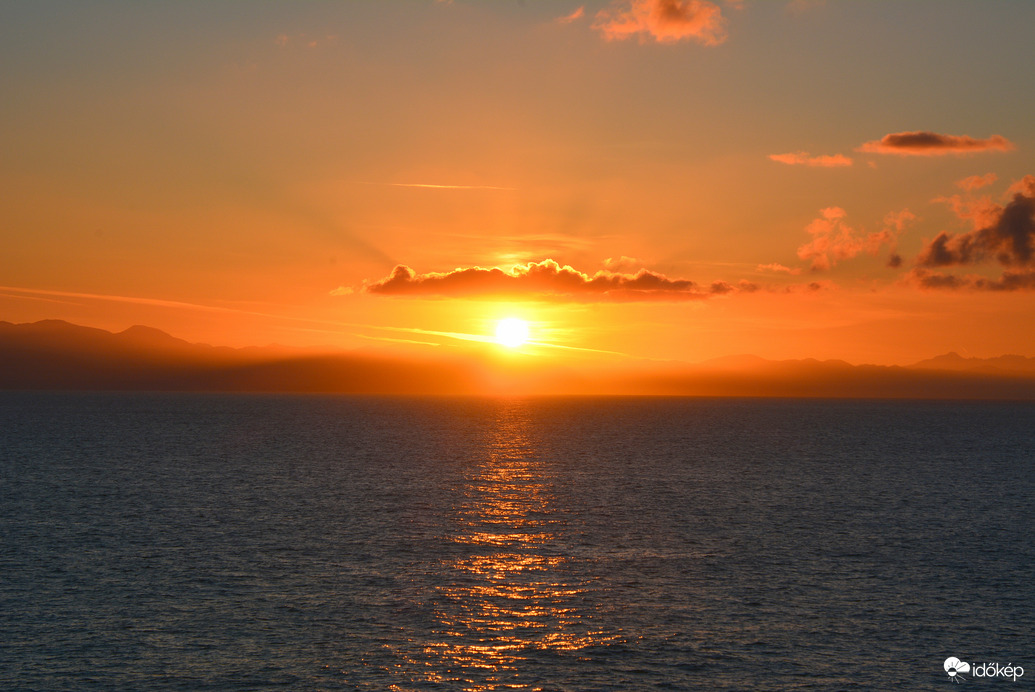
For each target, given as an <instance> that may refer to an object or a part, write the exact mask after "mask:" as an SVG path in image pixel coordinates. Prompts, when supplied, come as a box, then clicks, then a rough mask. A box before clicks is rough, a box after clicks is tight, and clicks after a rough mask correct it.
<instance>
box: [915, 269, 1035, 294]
mask: <svg viewBox="0 0 1035 692" xmlns="http://www.w3.org/2000/svg"><path fill="white" fill-rule="evenodd" d="M909 278H910V279H911V280H912V281H913V282H914V283H916V284H917V285H918V286H920V288H924V289H929V290H954V291H958V290H964V289H966V290H971V291H1001V292H1010V291H1032V290H1035V270H1028V271H1005V272H1003V273H1002V275H1001V276H1000V277H999V278H998V279H989V278H986V277H984V276H976V275H973V274H968V275H966V276H956V275H955V274H943V273H941V272H932V271H929V270H927V269H924V268H923V267H916V268H915V269H913V271H912V272H911V273H910V275H909Z"/></svg>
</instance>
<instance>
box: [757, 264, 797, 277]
mask: <svg viewBox="0 0 1035 692" xmlns="http://www.w3.org/2000/svg"><path fill="white" fill-rule="evenodd" d="M757 270H758V271H760V272H773V273H775V274H795V275H797V274H801V267H785V266H783V265H782V264H777V263H776V262H773V263H771V264H760V265H758V267H757Z"/></svg>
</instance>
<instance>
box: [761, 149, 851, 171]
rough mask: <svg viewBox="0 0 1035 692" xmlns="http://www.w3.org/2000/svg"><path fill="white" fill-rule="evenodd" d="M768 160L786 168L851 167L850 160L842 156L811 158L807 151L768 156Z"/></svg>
mask: <svg viewBox="0 0 1035 692" xmlns="http://www.w3.org/2000/svg"><path fill="white" fill-rule="evenodd" d="M769 158H770V159H772V160H773V161H776V162H777V163H785V164H787V165H788V166H815V167H818V168H842V167H844V166H851V165H852V160H851V159H850V158H848V157H847V156H845V155H843V154H832V155H826V154H825V155H823V156H812V155H810V154H809V153H808V152H807V151H796V152H793V153H790V154H770V155H769Z"/></svg>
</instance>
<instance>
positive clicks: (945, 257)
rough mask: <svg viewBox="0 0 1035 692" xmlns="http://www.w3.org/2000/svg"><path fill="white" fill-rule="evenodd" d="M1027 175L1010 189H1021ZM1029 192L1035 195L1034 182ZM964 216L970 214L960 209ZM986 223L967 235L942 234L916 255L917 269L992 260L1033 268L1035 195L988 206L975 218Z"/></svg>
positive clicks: (1034, 251)
mask: <svg viewBox="0 0 1035 692" xmlns="http://www.w3.org/2000/svg"><path fill="white" fill-rule="evenodd" d="M1029 177H1030V176H1026V177H1025V178H1024V179H1022V180H1021V181H1018V182H1019V183H1021V184H1022V185H1021V187H1020V188H1017V183H1015V184H1014V186H1011V189H1015V188H1016V189H1024V187H1023V184H1024V183H1025V182H1026V181H1027V179H1028V178H1029ZM1031 182H1032V183H1033V185H1032V186H1031V187H1032V189H1031V190H1030V192H1032V193H1035V179H1033V180H1032V181H1031ZM963 213H969V212H968V211H967V210H963ZM978 218H980V219H981V220H983V221H986V222H987V223H986V224H985V225H982V226H981V227H979V228H975V229H974V230H972V231H969V232H967V233H956V234H953V233H948V232H946V231H942V232H941V233H939V234H938V235H937V236H936V237H935V238H934V240H931V241H930V242H928V243H927V245H925V246H924V248H923V249H922V250H921V251H920V254H919V255H918V256H917V260H916V263H917V266H919V267H949V266H957V265H967V264H979V263H982V262H986V261H995V262H998V263H999V264H1001V265H1003V266H1006V267H1030V266H1035V194H1033V195H1031V196H1029V195H1026V194H1022V193H1021V192H1017V193H1016V194H1014V196H1013V199H1012V200H1011V201H1010V202H1008V203H1007V204H1006V206H1005V207H999V206H998V205H991V206H990V207H986V208H983V209H982V211H981V214H980V215H979V216H978Z"/></svg>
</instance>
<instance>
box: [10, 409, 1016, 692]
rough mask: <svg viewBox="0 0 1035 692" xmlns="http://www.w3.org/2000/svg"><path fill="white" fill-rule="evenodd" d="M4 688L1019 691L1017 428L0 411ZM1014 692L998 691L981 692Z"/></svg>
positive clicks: (585, 415)
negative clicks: (962, 665) (1012, 671)
mask: <svg viewBox="0 0 1035 692" xmlns="http://www.w3.org/2000/svg"><path fill="white" fill-rule="evenodd" d="M0 414H2V420H3V424H4V434H3V437H2V439H0V530H2V536H3V550H2V551H0V625H2V632H3V642H2V647H0V687H2V688H3V689H5V690H19V689H24V690H30V689H48V690H63V689H175V690H204V689H211V690H217V689H218V690H223V689H229V690H235V689H236V690H257V689H300V690H303V689H304V690H310V689H327V690H352V689H362V690H383V689H396V690H456V689H465V690H504V689H542V690H653V689H693V688H697V689H720V690H721V689H729V690H733V689H755V688H767V689H796V688H800V689H889V688H893V687H912V688H930V687H932V686H935V685H941V684H951V683H950V682H949V681H948V679H947V677H946V675H945V673H944V672H943V671H942V667H941V666H942V662H943V661H944V660H945V658H946V657H948V656H950V655H954V656H958V657H960V658H961V659H963V660H972V661H999V662H1001V663H1004V664H1005V663H1007V662H1013V663H1014V664H1020V665H1024V666H1025V667H1026V668H1028V667H1029V666H1028V665H1026V664H1030V670H1031V671H1032V679H1035V652H1033V651H1032V650H1031V636H1030V635H1031V632H1032V631H1033V630H1035V614H1033V605H1032V604H1033V603H1035V588H1033V586H1032V580H1031V574H1032V573H1035V548H1033V545H1032V542H1031V540H1030V536H1031V532H1032V530H1033V528H1035V521H1033V520H1035V510H1033V504H1032V502H1031V498H1032V497H1033V490H1035V471H1033V459H1032V452H1031V450H1032V449H1035V426H1033V425H1032V423H1033V422H1035V408H1033V407H1032V406H1031V405H1023V404H996V403H982V404H968V403H934V402H864V401H856V402H852V401H753V400H752V401H749V400H692V399H691V400H681V399H540V400H491V399H486V400H473V399H472V400H435V399H428V400H405V399H354V398H335V397H239V396H187V395H137V394H133V395H100V394H97V395H93V394H69V395H57V394H3V395H0ZM999 684H1005V683H999Z"/></svg>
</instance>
